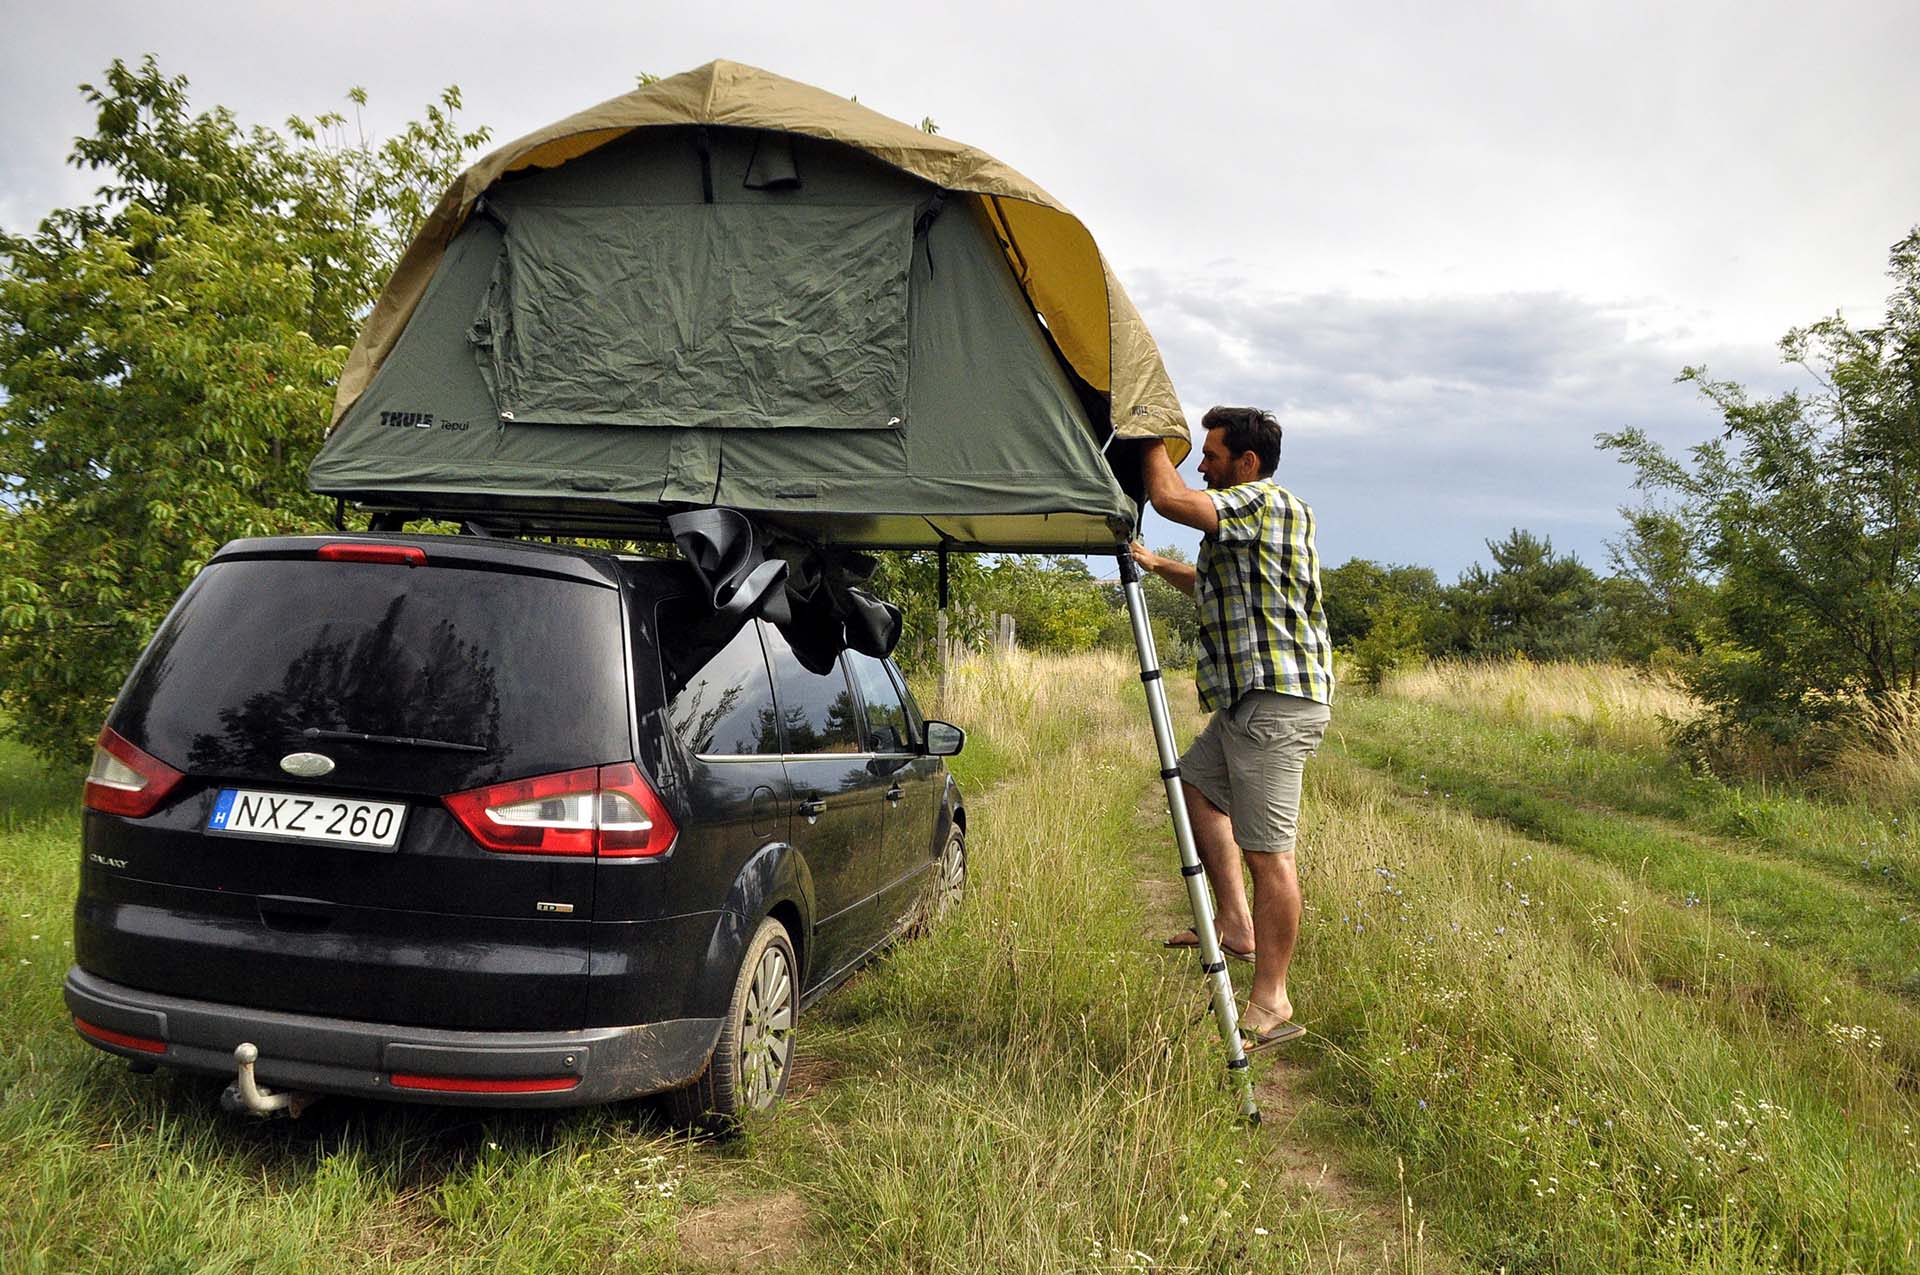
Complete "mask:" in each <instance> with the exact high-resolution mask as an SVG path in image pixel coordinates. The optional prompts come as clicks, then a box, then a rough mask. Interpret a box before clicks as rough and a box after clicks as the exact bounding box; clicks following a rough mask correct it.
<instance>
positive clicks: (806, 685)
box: [761, 625, 888, 982]
mask: <svg viewBox="0 0 1920 1275" xmlns="http://www.w3.org/2000/svg"><path fill="white" fill-rule="evenodd" d="M761 631H762V633H763V634H764V635H765V638H766V649H767V662H768V664H769V665H770V666H771V668H772V670H773V691H774V697H775V699H776V701H777V703H778V705H779V712H780V728H781V737H782V739H783V741H784V749H785V752H786V771H787V780H788V782H789V784H790V785H791V792H792V805H791V815H790V817H789V819H788V839H789V840H790V841H792V842H793V844H794V845H796V846H798V847H799V848H800V850H801V852H802V853H803V854H804V855H805V856H806V861H807V867H808V870H809V871H810V872H811V873H812V876H813V882H814V893H815V898H816V900H817V906H818V908H819V913H818V915H817V917H816V918H815V922H814V927H815V940H814V941H815V943H816V945H817V949H818V957H819V959H818V960H817V961H811V962H809V963H808V965H809V969H808V973H809V977H810V978H811V979H812V980H813V981H814V982H819V981H821V980H824V979H828V978H831V977H832V976H833V975H835V974H837V973H838V972H839V971H840V970H841V969H842V968H844V967H845V966H846V965H848V964H850V963H851V962H853V961H855V960H857V959H858V958H859V957H860V956H862V955H863V954H865V953H866V952H867V951H868V950H869V949H871V948H872V947H874V946H875V945H876V944H878V943H879V942H880V940H881V939H882V938H883V937H885V931H886V923H887V919H888V918H887V917H886V915H885V914H884V913H883V912H882V911H881V910H880V907H879V903H880V900H879V899H878V897H877V896H878V894H879V892H880V889H881V875H882V874H881V873H880V872H878V871H877V865H878V864H879V862H880V861H881V858H882V855H883V838H884V836H885V826H886V800H885V793H886V790H887V787H888V783H887V779H886V777H885V776H883V775H878V774H876V773H875V772H874V770H873V768H872V767H871V766H869V764H868V763H869V762H870V761H871V758H870V757H869V756H868V755H867V754H866V752H865V751H864V743H863V740H862V738H861V733H860V708H859V700H858V699H856V698H855V697H854V692H853V687H852V685H851V684H850V683H849V682H848V681H847V674H846V669H845V668H844V667H843V665H842V663H841V661H840V660H839V659H834V660H833V661H832V662H831V663H828V664H826V665H825V666H824V668H822V667H813V668H810V667H808V666H807V665H806V664H805V663H803V662H802V660H801V658H800V657H799V656H798V655H796V654H795V652H794V649H793V647H792V646H791V645H790V644H789V643H788V642H787V640H786V638H785V637H784V636H783V635H782V634H781V633H780V631H779V630H778V629H777V628H775V627H773V626H772V625H764V626H762V630H761Z"/></svg>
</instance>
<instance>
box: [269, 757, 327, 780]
mask: <svg viewBox="0 0 1920 1275" xmlns="http://www.w3.org/2000/svg"><path fill="white" fill-rule="evenodd" d="M280 769H282V770H284V771H286V772H287V773H288V774H289V775H298V776H300V777H301V778H302V779H318V778H320V776H322V775H325V774H330V773H332V771H333V758H331V757H327V756H325V755H323V754H321V753H288V754H287V755H286V756H285V757H282V758H281V759H280Z"/></svg>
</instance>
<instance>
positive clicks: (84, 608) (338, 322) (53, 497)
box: [0, 57, 486, 756]
mask: <svg viewBox="0 0 1920 1275" xmlns="http://www.w3.org/2000/svg"><path fill="white" fill-rule="evenodd" d="M82 92H83V93H84V94H85V95H86V97H87V100H88V101H89V103H91V104H92V105H93V106H94V107H95V109H96V112H97V122H96V128H95V131H94V133H93V135H92V136H89V137H84V138H81V139H79V140H78V141H77V142H76V143H75V146H74V150H73V153H72V155H71V157H70V162H72V163H73V164H74V165H75V166H76V167H80V168H85V169H89V170H93V171H96V172H99V173H100V174H101V175H102V179H103V181H102V185H101V186H100V188H99V190H98V192H97V195H96V198H95V199H94V200H93V201H92V202H90V203H88V204H85V205H82V206H79V207H75V208H66V209H60V210H56V211H55V212H53V213H50V214H49V215H48V216H47V217H46V218H45V219H44V220H42V222H41V223H40V226H39V228H38V229H37V231H36V232H35V233H33V234H31V235H13V234H4V235H0V263H4V269H3V270H0V389H4V397H3V399H0V476H3V477H0V482H4V484H5V491H4V497H0V670H4V672H0V679H4V680H0V706H4V708H5V709H6V711H7V712H8V714H9V716H10V717H11V719H12V725H13V729H14V731H15V732H16V733H18V734H19V735H20V736H21V737H22V738H23V739H25V740H26V741H27V742H28V743H29V744H30V745H32V746H33V747H34V748H35V749H36V750H38V751H40V752H41V753H43V754H46V755H48V756H75V755H84V754H85V752H86V749H87V747H88V745H89V743H90V741H91V739H92V736H93V735H94V733H95V732H96V731H97V730H98V728H99V724H100V719H101V717H102V716H103V715H104V713H105V711H106V708H107V706H108V704H109V703H110V702H111V700H112V697H113V695H114V692H115V689H116V688H117V687H118V685H119V683H120V680H121V678H123V677H124V676H125V674H126V672H127V669H128V668H129V667H130V665H131V664H132V662H133V660H134V658H135V657H136V656H137V655H138V653H139V651H140V649H141V647H142V646H143V645H144V644H145V642H146V640H147V637H148V636H149V635H150V634H151V633H152V631H153V629H154V627H155V626H156V625H157V624H158V623H159V620H160V618H161V617H162V616H163V615H164V614H165V611H166V608H167V606H168V604H169V603H170V602H171V601H172V599H173V598H174V596H175V595H176V594H177V593H178V592H179V591H180V589H181V588H182V587H183V586H184V585H185V584H186V582H187V581H188V580H189V579H191V578H192V576H193V574H194V572H195V571H196V570H197V569H198V567H199V565H200V564H201V563H202V562H204V561H205V559H206V558H207V557H208V555H210V554H211V553H212V552H213V551H214V550H215V549H217V548H218V547H219V545H220V544H221V543H222V542H224V541H225V540H228V539H230V538H232V537H235V536H246V535H263V534H272V533H275V532H285V531H302V530H312V529H314V528H316V527H319V526H322V525H324V522H323V519H324V518H325V515H326V513H327V512H328V511H327V510H326V509H325V508H324V507H323V505H322V503H321V502H320V501H319V500H318V499H316V498H315V497H314V496H312V495H311V494H310V493H308V492H307V490H306V485H305V474H306V467H307V462H308V461H309V459H311V457H312V454H313V452H314V450H315V448H317V447H318V445H319V443H320V440H321V438H322V435H323V433H324V430H325V427H326V422H327V415H328V406H329V403H330V401H331V399H332V387H333V382H334V380H335V378H336V377H337V376H338V373H339V369H340V366H341V364H342V363H343V362H344V360H345V357H346V345H347V343H348V342H350V341H351V339H352V336H353V333H354V330H355V328H356V326H357V324H358V322H359V320H360V319H361V317H363V315H364V314H365V312H366V310H367V308H368V306H369V305H370V304H371V302H372V300H373V298H374V296H375V295H376V293H377V291H378V288H379V285H380V284H381V282H383V280H384V278H385V275H386V273H387V271H388V270H389V269H390V267H391V265H392V263H393V262H394V261H395V260H396V259H397V257H398V254H399V252H400V251H401V250H402V248H403V246H404V245H405V243H406V242H407V241H408V240H409V239H410V238H411V235H412V233H413V230H414V228H415V226H416V225H417V223H418V221H419V220H420V218H421V216H422V215H423V214H424V212H425V210H426V209H427V207H428V201H429V200H430V199H431V198H433V197H434V196H435V195H436V194H437V192H438V191H439V189H440V188H442V187H444V186H445V185H446V184H447V183H448V182H449V181H450V180H451V179H452V177H453V176H454V175H455V173H456V172H457V170H458V168H459V167H460V166H461V163H462V161H463V160H464V158H465V156H466V154H467V152H468V151H469V150H470V149H471V148H472V147H474V146H476V145H478V144H480V143H481V142H482V141H484V140H485V137H486V133H485V130H475V131H470V132H462V131H461V130H460V129H459V127H458V126H457V124H456V123H455V114H456V113H457V111H458V109H459V94H458V92H457V90H453V89H449V90H447V92H446V93H445V94H443V95H442V97H441V99H440V101H439V103H438V104H436V105H434V106H430V107H429V108H428V110H427V113H426V118H425V120H423V121H417V122H415V123H413V124H411V125H409V126H408V127H407V128H406V129H405V130H403V131H402V132H401V133H400V134H399V135H397V136H396V137H394V138H392V139H390V140H388V141H387V142H385V143H383V144H380V145H375V144H374V143H372V142H371V141H369V140H368V139H366V138H365V137H364V136H363V135H356V137H355V138H354V139H352V140H347V139H346V137H345V132H346V129H347V127H348V121H347V119H346V117H345V116H344V115H341V114H339V113H331V114H327V115H323V116H320V117H318V118H316V119H313V120H303V119H293V120H290V121H289V122H288V124H287V126H286V129H285V131H274V130H268V129H258V128H256V129H253V130H251V131H243V130H242V129H241V128H240V126H239V125H238V124H237V123H236V122H235V120H234V118H233V115H232V113H231V112H229V111H227V110H225V109H221V108H216V109H214V110H211V111H207V112H204V113H201V114H194V113H192V112H191V110H190V108H189V105H188V100H187V82H186V80H185V78H184V77H178V76H175V77H168V76H165V75H163V74H162V73H161V72H160V70H159V68H158V67H157V66H156V64H155V62H154V60H153V59H152V58H151V57H149V58H147V59H146V60H145V61H143V62H142V63H141V65H140V66H139V67H137V68H134V67H129V66H127V65H126V64H125V63H123V62H120V61H115V62H114V63H113V65H112V66H111V67H109V68H108V70H107V74H106V76H105V78H104V81H103V83H102V85H101V86H99V87H95V86H92V85H83V86H82ZM350 96H351V97H352V100H353V102H354V103H355V105H356V106H358V105H359V104H361V103H362V102H364V96H363V95H362V94H360V93H359V92H358V91H357V90H356V91H355V92H354V93H353V94H352V95H350ZM356 131H357V130H356Z"/></svg>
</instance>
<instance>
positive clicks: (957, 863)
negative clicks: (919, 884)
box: [907, 823, 967, 938]
mask: <svg viewBox="0 0 1920 1275" xmlns="http://www.w3.org/2000/svg"><path fill="white" fill-rule="evenodd" d="M966 894H967V833H966V830H965V829H964V828H962V827H961V826H960V825H959V824H957V823H956V824H954V825H953V827H952V828H950V829H948V831H947V842H946V844H945V845H944V846H942V847H941V848H940V857H939V858H938V859H935V860H934V861H933V880H931V881H929V882H928V883H927V888H926V890H925V891H924V892H923V893H922V894H921V896H920V906H919V907H918V908H917V909H916V910H915V912H914V914H913V919H912V921H911V922H910V923H909V924H908V926H907V936H908V937H909V938H920V937H922V936H923V935H926V934H929V933H931V932H932V931H933V929H934V927H935V926H937V925H939V924H940V922H941V921H943V920H945V919H946V918H947V917H948V916H949V915H950V914H951V913H952V912H953V910H954V909H955V908H957V907H959V906H960V900H962V899H963V898H965V897H966Z"/></svg>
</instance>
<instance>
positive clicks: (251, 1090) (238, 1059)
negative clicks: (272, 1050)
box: [220, 1042, 322, 1120]
mask: <svg viewBox="0 0 1920 1275" xmlns="http://www.w3.org/2000/svg"><path fill="white" fill-rule="evenodd" d="M258 1061H260V1050H259V1049H258V1048H257V1047H255V1046H254V1045H253V1044H252V1043H251V1042H248V1043H247V1044H243V1045H238V1046H235V1047H234V1051H233V1062H234V1077H233V1083H232V1084H230V1085H228V1086H227V1087H226V1089H225V1091H224V1092H222V1093H221V1095H220V1106H221V1108H222V1109H223V1110H226V1111H245V1112H247V1113H248V1114H249V1115H255V1116H259V1117H260V1118H261V1119H263V1120H264V1119H266V1118H267V1117H268V1116H277V1115H285V1116H288V1117H290V1118H292V1119H294V1120H298V1119H299V1118H300V1113H301V1112H303V1111H305V1110H306V1109H307V1108H308V1107H311V1106H312V1105H313V1104H314V1103H316V1102H318V1101H320V1098H321V1096H322V1095H320V1094H317V1093H303V1092H300V1091H299V1090H293V1089H287V1090H282V1091H280V1092H278V1093H275V1092H274V1091H273V1090H271V1089H266V1088H263V1087H262V1086H261V1085H260V1084H259V1082H257V1081H256V1080H254V1078H253V1064H254V1063H256V1062H258Z"/></svg>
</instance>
